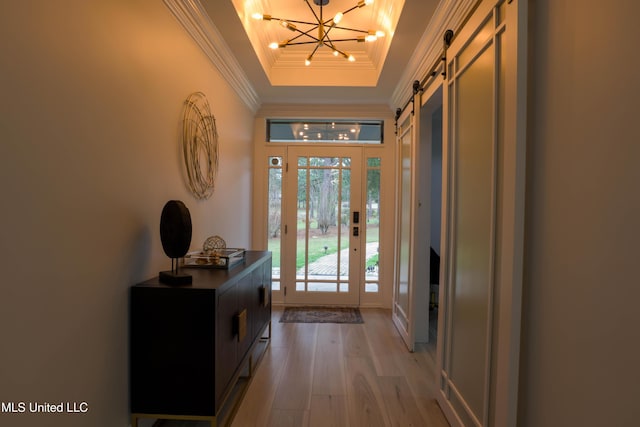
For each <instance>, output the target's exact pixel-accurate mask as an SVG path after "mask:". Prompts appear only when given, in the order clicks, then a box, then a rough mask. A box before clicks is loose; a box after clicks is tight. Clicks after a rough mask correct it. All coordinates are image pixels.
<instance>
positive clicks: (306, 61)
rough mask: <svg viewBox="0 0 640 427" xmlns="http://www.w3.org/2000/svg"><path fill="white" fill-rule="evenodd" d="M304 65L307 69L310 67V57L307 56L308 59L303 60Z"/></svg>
mask: <svg viewBox="0 0 640 427" xmlns="http://www.w3.org/2000/svg"><path fill="white" fill-rule="evenodd" d="M304 65H306V66H307V67H308V66H309V65H311V55H309V57H308V58H307V59H305V60H304Z"/></svg>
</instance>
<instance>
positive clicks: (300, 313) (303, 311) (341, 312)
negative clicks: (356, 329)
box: [280, 307, 364, 323]
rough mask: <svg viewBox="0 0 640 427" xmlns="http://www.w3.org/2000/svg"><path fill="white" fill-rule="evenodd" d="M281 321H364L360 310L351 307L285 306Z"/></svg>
mask: <svg viewBox="0 0 640 427" xmlns="http://www.w3.org/2000/svg"><path fill="white" fill-rule="evenodd" d="M280 322H282V323H364V320H363V319H362V315H361V314H360V310H358V309H357V308H351V307H285V309H284V313H283V314H282V317H281V318H280Z"/></svg>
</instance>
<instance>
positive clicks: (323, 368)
mask: <svg viewBox="0 0 640 427" xmlns="http://www.w3.org/2000/svg"><path fill="white" fill-rule="evenodd" d="M361 312H362V315H363V317H364V321H365V323H364V324H358V325H347V324H311V323H280V322H279V320H280V317H281V315H282V309H281V308H278V307H274V309H273V317H272V338H271V345H270V346H269V347H268V349H267V350H266V353H265V355H264V357H263V359H262V361H261V362H260V364H259V366H258V367H257V369H256V372H255V374H254V377H253V379H252V381H251V384H250V386H249V388H248V390H247V392H246V395H245V396H244V399H243V401H242V403H241V404H240V407H239V409H238V412H237V413H236V415H235V418H234V420H233V423H232V427H250V426H264V427H289V426H290V427H316V426H322V427H330V426H336V427H345V426H351V427H361V426H362V427H373V426H403V427H406V426H419V427H441V426H448V424H447V422H446V420H445V418H444V416H443V414H442V412H441V410H440V408H439V407H438V405H437V403H436V401H435V398H434V396H435V379H434V371H435V361H434V359H433V351H432V348H430V347H428V346H426V345H425V346H422V347H420V348H419V349H418V350H417V351H416V352H414V353H409V352H408V351H407V350H406V347H405V346H404V344H403V343H402V340H401V338H400V336H399V335H398V333H397V331H396V329H395V327H394V326H393V324H392V323H391V316H390V312H389V311H387V310H379V309H362V310H361Z"/></svg>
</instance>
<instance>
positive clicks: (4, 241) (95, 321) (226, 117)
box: [0, 0, 253, 427]
mask: <svg viewBox="0 0 640 427" xmlns="http://www.w3.org/2000/svg"><path fill="white" fill-rule="evenodd" d="M0 76H1V78H0V141H1V143H0V182H1V183H2V199H3V201H2V208H1V209H0V212H1V213H0V223H1V224H2V226H1V227H0V259H1V265H2V268H1V270H2V279H1V280H0V289H1V292H0V335H1V336H2V344H1V346H2V350H1V351H0V401H1V402H20V401H23V402H27V403H28V402H40V403H42V402H49V403H60V402H67V401H70V402H74V401H76V402H81V401H86V402H87V403H88V405H89V412H88V413H86V414H83V415H60V414H45V415H29V414H2V413H0V425H11V426H33V425H40V426H65V427H71V426H105V427H106V426H109V427H115V426H126V425H128V424H129V418H128V410H129V408H128V354H127V352H128V342H127V340H128V311H127V310H128V288H129V287H130V286H131V285H133V284H135V283H137V282H139V281H141V280H144V279H147V278H150V277H152V276H155V275H157V272H158V271H159V270H162V269H168V268H169V266H170V262H169V260H168V259H167V258H166V257H165V255H164V253H163V251H162V246H161V244H160V241H159V231H158V229H159V219H160V212H161V210H162V207H163V206H164V203H165V202H166V201H167V200H170V199H179V200H183V201H184V202H185V204H186V205H187V207H188V208H189V210H190V212H191V217H192V222H193V240H192V245H193V246H194V247H199V246H200V245H201V244H202V242H203V241H204V239H205V238H206V237H207V236H210V235H214V234H219V235H221V236H222V237H224V238H225V239H226V240H227V243H228V244H229V245H231V246H243V247H248V246H249V244H250V242H251V235H250V228H251V219H250V216H251V179H250V176H251V158H252V148H251V147H252V134H253V113H252V112H251V111H250V110H249V109H248V108H246V107H245V106H244V104H242V103H241V102H240V100H239V98H238V97H237V96H236V94H235V92H234V91H233V90H232V89H231V88H230V87H229V86H228V85H227V84H226V83H225V82H224V81H223V80H222V78H221V77H220V75H219V74H218V72H217V71H216V70H215V68H214V67H213V66H212V65H211V64H210V63H209V62H208V61H207V60H206V58H205V57H204V55H203V54H202V53H201V52H200V50H199V49H198V48H197V47H196V46H195V44H194V43H193V42H192V41H191V39H190V38H189V37H188V35H187V34H186V32H185V31H184V30H183V29H182V27H181V26H180V25H179V24H178V22H177V21H176V20H175V18H174V17H173V16H172V15H171V13H170V12H169V11H168V9H167V8H166V7H165V6H164V4H163V3H162V2H161V1H159V0H156V1H130V0H93V1H90V2H86V1H84V0H82V1H81V0H65V1H54V2H52V1H44V0H37V1H29V2H4V4H3V5H2V13H0ZM197 90H200V91H203V92H204V93H205V94H206V95H207V96H208V98H209V102H210V104H211V108H212V111H213V113H214V114H215V116H216V119H217V124H218V132H219V136H220V144H221V147H220V155H221V162H220V172H219V175H218V184H217V189H216V191H215V193H214V195H213V196H212V197H211V199H209V200H207V201H202V202H201V201H196V200H195V199H194V198H193V197H192V196H191V195H190V194H189V193H188V191H187V190H186V187H185V185H184V180H183V178H182V176H181V170H180V167H181V166H180V162H179V151H178V141H179V136H180V126H181V124H180V121H181V113H182V106H183V102H184V100H185V99H186V97H187V96H188V95H189V94H190V93H191V92H193V91H197ZM167 316H171V313H167ZM185 351H189V349H185Z"/></svg>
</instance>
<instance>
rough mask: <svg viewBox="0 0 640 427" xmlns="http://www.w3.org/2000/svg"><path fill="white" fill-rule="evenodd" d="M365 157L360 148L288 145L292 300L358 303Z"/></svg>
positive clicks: (287, 269) (286, 279)
mask: <svg viewBox="0 0 640 427" xmlns="http://www.w3.org/2000/svg"><path fill="white" fill-rule="evenodd" d="M361 157H362V149H361V148H359V147H335V146H332V147H308V146H306V147H301V146H300V147H289V148H288V150H287V159H288V171H287V173H286V174H285V183H284V185H285V192H286V194H287V195H288V197H287V198H286V200H285V204H286V205H285V206H284V208H285V209H284V211H285V217H286V218H285V221H284V223H285V235H284V236H283V237H284V238H283V239H282V240H283V244H284V246H285V248H284V250H283V251H282V253H283V262H282V266H281V267H282V270H283V271H282V279H283V283H285V284H287V285H286V288H285V290H284V291H285V302H286V303H287V304H289V303H295V304H305V305H306V304H308V305H315V304H318V305H326V304H331V305H358V303H359V288H360V281H361V271H362V268H361V258H362V257H361V256H360V251H361V250H362V249H361V235H362V234H364V233H361V230H362V223H363V221H361V220H360V218H361V214H362V213H363V210H362V209H361V204H362V200H361V199H362V197H361V179H360V177H361V163H362V162H361ZM362 218H364V216H362Z"/></svg>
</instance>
